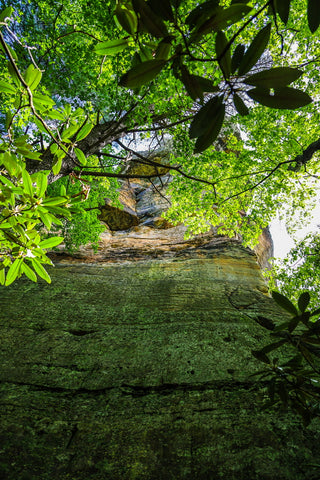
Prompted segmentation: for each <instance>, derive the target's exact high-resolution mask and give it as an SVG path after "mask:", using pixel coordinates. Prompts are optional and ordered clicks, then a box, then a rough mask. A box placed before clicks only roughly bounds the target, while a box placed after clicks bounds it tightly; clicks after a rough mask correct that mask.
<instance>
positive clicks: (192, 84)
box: [180, 65, 203, 100]
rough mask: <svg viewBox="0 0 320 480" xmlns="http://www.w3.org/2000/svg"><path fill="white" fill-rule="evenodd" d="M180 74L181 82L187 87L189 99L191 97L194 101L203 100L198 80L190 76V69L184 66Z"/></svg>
mask: <svg viewBox="0 0 320 480" xmlns="http://www.w3.org/2000/svg"><path fill="white" fill-rule="evenodd" d="M180 74H181V77H180V80H181V81H182V83H183V84H184V86H185V87H186V90H187V92H188V95H189V97H191V98H192V100H197V99H198V98H200V99H201V100H203V92H202V89H201V87H200V85H199V83H198V82H197V79H196V78H194V76H192V75H190V73H189V72H188V69H187V68H186V67H185V66H184V65H182V66H181V67H180Z"/></svg>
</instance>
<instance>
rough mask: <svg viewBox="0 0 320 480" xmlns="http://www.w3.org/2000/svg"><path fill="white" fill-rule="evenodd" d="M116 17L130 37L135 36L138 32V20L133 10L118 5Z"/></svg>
mask: <svg viewBox="0 0 320 480" xmlns="http://www.w3.org/2000/svg"><path fill="white" fill-rule="evenodd" d="M115 15H116V17H117V20H118V22H119V23H120V25H121V26H122V28H123V29H124V30H125V31H126V32H128V33H130V35H133V34H134V33H135V32H136V31H137V26H138V19H137V15H136V14H135V12H134V11H133V10H130V9H128V8H126V7H125V6H124V5H120V4H119V3H118V4H117V6H116V9H115Z"/></svg>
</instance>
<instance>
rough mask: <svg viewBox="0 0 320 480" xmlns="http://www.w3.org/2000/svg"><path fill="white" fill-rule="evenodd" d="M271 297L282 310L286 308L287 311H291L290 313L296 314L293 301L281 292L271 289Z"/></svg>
mask: <svg viewBox="0 0 320 480" xmlns="http://www.w3.org/2000/svg"><path fill="white" fill-rule="evenodd" d="M272 298H273V299H274V301H275V302H277V304H278V305H280V307H282V308H284V310H287V312H289V313H291V314H292V315H297V314H298V311H297V309H296V307H295V306H294V305H293V303H292V302H291V301H290V300H289V299H288V298H287V297H285V296H284V295H282V294H281V293H279V292H275V291H273V292H272Z"/></svg>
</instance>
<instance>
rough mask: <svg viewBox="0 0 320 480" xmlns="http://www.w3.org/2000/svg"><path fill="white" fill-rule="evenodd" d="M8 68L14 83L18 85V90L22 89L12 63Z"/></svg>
mask: <svg viewBox="0 0 320 480" xmlns="http://www.w3.org/2000/svg"><path fill="white" fill-rule="evenodd" d="M7 68H8V71H9V73H10V75H11V78H12V80H13V81H14V83H15V84H16V85H17V87H18V88H21V82H20V80H19V77H18V74H17V72H16V70H15V68H14V66H13V65H12V63H11V62H8V63H7Z"/></svg>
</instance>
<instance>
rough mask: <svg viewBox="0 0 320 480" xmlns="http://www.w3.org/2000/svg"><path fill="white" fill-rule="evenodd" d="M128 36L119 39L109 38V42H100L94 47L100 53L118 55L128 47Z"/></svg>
mask: <svg viewBox="0 0 320 480" xmlns="http://www.w3.org/2000/svg"><path fill="white" fill-rule="evenodd" d="M128 44H129V40H128V38H120V39H119V40H109V41H107V42H101V43H98V44H97V45H96V46H95V47H94V49H95V52H96V53H97V54H98V55H110V56H111V55H116V54H117V53H119V52H122V51H123V50H125V49H126V48H127V47H128Z"/></svg>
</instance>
